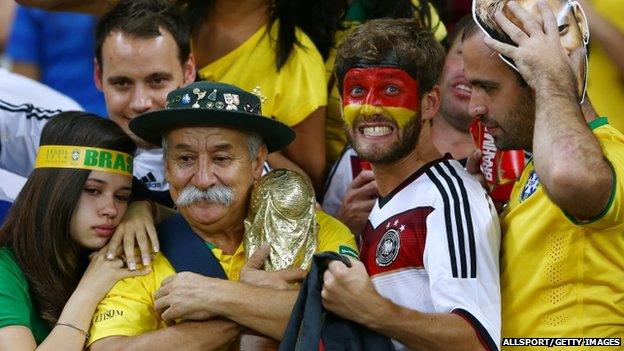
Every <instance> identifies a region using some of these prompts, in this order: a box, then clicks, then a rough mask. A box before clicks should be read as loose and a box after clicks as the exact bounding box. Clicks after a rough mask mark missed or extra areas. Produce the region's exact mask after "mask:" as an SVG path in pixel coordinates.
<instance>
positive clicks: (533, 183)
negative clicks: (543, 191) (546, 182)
mask: <svg viewBox="0 0 624 351" xmlns="http://www.w3.org/2000/svg"><path fill="white" fill-rule="evenodd" d="M538 186H539V178H538V177H537V173H535V170H532V171H531V174H529V178H528V179H527V181H526V183H525V184H524V189H522V193H521V194H520V202H522V201H524V200H526V199H528V198H529V196H531V195H533V193H534V192H535V190H537V187H538Z"/></svg>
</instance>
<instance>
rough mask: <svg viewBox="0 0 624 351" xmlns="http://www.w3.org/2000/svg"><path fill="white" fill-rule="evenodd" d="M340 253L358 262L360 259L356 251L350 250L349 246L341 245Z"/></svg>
mask: <svg viewBox="0 0 624 351" xmlns="http://www.w3.org/2000/svg"><path fill="white" fill-rule="evenodd" d="M338 253H339V254H341V255H347V256H351V257H352V258H355V259H356V260H359V259H360V257H359V255H358V253H357V251H355V250H354V249H352V248H350V247H349V246H345V245H340V246H339V247H338Z"/></svg>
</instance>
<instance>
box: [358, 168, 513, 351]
mask: <svg viewBox="0 0 624 351" xmlns="http://www.w3.org/2000/svg"><path fill="white" fill-rule="evenodd" d="M499 247H500V227H499V223H498V216H497V214H496V211H495V209H494V205H493V204H492V201H491V200H490V198H489V196H488V195H487V194H486V192H485V190H484V189H483V188H482V187H481V185H480V184H479V183H478V182H477V181H476V180H475V179H474V178H473V177H472V176H471V175H470V174H468V173H467V172H466V171H465V170H464V168H463V167H462V165H461V164H460V163H459V162H457V161H455V160H452V159H450V158H444V159H439V160H436V161H433V162H431V163H429V164H427V165H425V166H423V167H422V168H421V169H420V170H418V171H417V172H416V173H414V174H413V175H412V176H410V177H409V178H408V179H406V180H405V181H404V182H403V183H402V184H401V185H399V186H398V187H397V188H395V189H394V190H393V191H392V192H391V193H390V194H388V195H387V196H385V197H383V198H379V199H378V200H377V202H376V204H375V206H374V207H373V210H372V212H371V214H370V216H369V220H368V222H367V225H366V228H365V230H364V234H363V237H362V248H361V250H360V252H361V254H360V257H361V258H362V261H363V262H364V264H365V265H366V268H367V270H368V273H369V275H370V276H371V279H372V281H373V283H374V284H375V287H376V288H377V290H378V291H379V293H380V294H381V295H382V296H384V297H386V298H388V299H390V300H392V301H393V302H394V303H396V304H398V305H401V306H404V307H407V308H411V309H414V310H418V311H421V312H427V313H456V314H458V315H459V316H461V317H462V318H464V319H466V320H467V321H468V322H469V323H470V324H471V325H472V327H473V328H474V329H475V331H476V332H477V334H478V335H479V337H480V339H481V341H482V343H483V345H484V346H485V347H486V349H488V350H497V349H499V348H500V325H501V324H500V288H499V286H500V285H499V264H498V257H499ZM395 346H396V347H397V349H399V350H403V349H405V347H404V346H403V345H401V344H400V343H398V342H395Z"/></svg>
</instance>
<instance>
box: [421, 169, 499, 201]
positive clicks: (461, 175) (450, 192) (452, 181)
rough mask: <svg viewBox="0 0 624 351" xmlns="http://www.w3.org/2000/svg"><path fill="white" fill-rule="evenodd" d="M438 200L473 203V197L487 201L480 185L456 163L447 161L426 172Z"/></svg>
mask: <svg viewBox="0 0 624 351" xmlns="http://www.w3.org/2000/svg"><path fill="white" fill-rule="evenodd" d="M426 174H427V176H428V177H429V180H430V181H431V182H432V183H433V185H434V187H435V189H436V192H437V194H438V197H439V198H442V199H444V198H448V199H457V200H460V201H469V197H470V201H473V199H472V197H473V196H479V197H480V198H483V199H484V200H486V199H487V193H486V191H485V189H483V187H482V186H481V184H480V183H479V182H478V181H477V180H476V179H475V178H474V177H473V176H472V175H471V174H470V173H468V172H467V171H466V170H465V169H464V168H463V167H462V165H461V164H460V163H459V162H458V161H456V160H451V159H447V160H444V161H442V162H440V163H437V164H435V165H433V166H431V167H430V168H429V169H428V170H427V171H426Z"/></svg>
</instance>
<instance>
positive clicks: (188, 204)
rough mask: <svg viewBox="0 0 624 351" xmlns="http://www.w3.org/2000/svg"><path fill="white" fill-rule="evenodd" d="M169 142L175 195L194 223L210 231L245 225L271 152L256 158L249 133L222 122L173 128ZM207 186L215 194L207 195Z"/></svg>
mask: <svg viewBox="0 0 624 351" xmlns="http://www.w3.org/2000/svg"><path fill="white" fill-rule="evenodd" d="M166 142H167V151H166V155H165V163H166V177H167V181H168V182H169V184H170V192H171V197H172V199H173V200H174V201H175V202H176V203H177V204H178V209H179V211H180V213H181V214H182V216H184V218H185V219H186V220H188V221H189V223H190V224H191V226H193V227H194V228H199V229H200V230H210V228H215V229H217V228H221V227H223V226H227V225H231V224H232V223H236V224H237V225H241V224H242V220H243V218H244V216H245V214H246V211H247V200H248V196H249V193H250V190H251V186H252V184H253V182H254V180H255V179H257V178H259V177H260V175H261V173H262V165H263V163H264V159H263V157H264V156H265V155H266V154H265V153H263V152H261V153H260V154H259V155H258V156H256V157H254V158H250V155H249V150H248V136H247V134H245V133H242V132H239V131H236V130H233V129H229V128H221V127H199V128H197V127H193V128H179V129H175V130H172V131H170V132H168V133H167V135H166ZM202 191H205V193H208V194H211V195H208V197H207V198H206V197H205V196H204V197H202V196H201V194H202ZM228 196H229V201H228ZM238 222H240V223H238Z"/></svg>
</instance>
